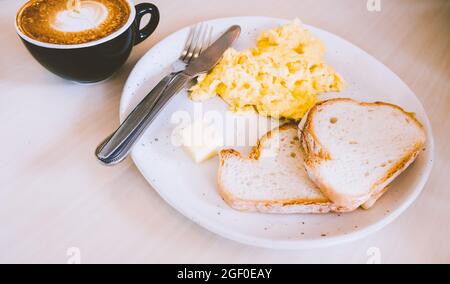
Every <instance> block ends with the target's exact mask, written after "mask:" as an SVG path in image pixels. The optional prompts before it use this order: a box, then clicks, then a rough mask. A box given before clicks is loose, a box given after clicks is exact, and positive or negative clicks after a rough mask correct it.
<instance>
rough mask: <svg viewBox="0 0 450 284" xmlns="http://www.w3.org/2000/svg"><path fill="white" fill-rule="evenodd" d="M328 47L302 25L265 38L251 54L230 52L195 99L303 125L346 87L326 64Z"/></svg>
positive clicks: (200, 81)
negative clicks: (328, 95) (323, 96)
mask: <svg viewBox="0 0 450 284" xmlns="http://www.w3.org/2000/svg"><path fill="white" fill-rule="evenodd" d="M324 52H325V47H324V44H323V43H322V42H321V41H320V40H319V39H318V38H316V37H314V36H313V35H312V34H311V33H310V32H309V31H308V30H306V29H305V28H304V27H303V26H302V24H301V22H300V21H299V20H294V21H293V22H291V23H289V24H287V25H284V26H281V27H278V28H275V29H271V30H268V31H265V32H263V33H262V34H261V35H260V36H259V38H258V42H257V47H256V48H253V49H251V50H243V51H240V52H239V51H236V50H235V49H233V48H230V49H228V50H227V51H226V52H225V54H224V55H223V58H222V60H221V61H220V62H219V64H218V65H217V66H216V67H214V68H213V70H212V71H211V72H210V73H209V74H207V75H202V76H200V77H199V78H198V83H197V84H196V85H195V86H193V87H192V88H191V89H190V97H191V99H193V100H195V101H202V100H205V99H208V98H211V97H213V96H215V95H219V96H220V97H221V98H222V99H223V100H224V101H225V102H226V103H227V104H228V105H229V107H230V108H231V110H233V111H246V110H249V109H252V110H253V109H255V110H256V111H258V112H259V113H260V114H261V115H264V116H271V117H274V118H286V119H292V120H299V119H301V118H302V117H303V116H304V114H305V113H306V112H307V111H308V110H309V109H310V108H311V107H312V106H313V105H314V104H315V103H316V102H317V94H319V93H322V92H333V91H335V92H337V91H341V90H342V89H343V86H344V81H343V79H342V78H341V76H340V75H339V74H338V73H336V72H335V71H334V70H333V68H332V67H330V66H329V65H327V64H326V63H325V62H324V59H323V55H324Z"/></svg>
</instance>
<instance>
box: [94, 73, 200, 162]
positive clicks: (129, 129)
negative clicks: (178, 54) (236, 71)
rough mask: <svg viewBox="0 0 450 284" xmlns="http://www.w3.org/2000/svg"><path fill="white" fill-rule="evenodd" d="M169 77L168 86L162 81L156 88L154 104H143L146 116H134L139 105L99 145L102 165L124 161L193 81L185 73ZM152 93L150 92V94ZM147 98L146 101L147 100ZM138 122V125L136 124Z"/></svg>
mask: <svg viewBox="0 0 450 284" xmlns="http://www.w3.org/2000/svg"><path fill="white" fill-rule="evenodd" d="M169 76H170V80H169V81H168V83H167V84H164V83H163V82H162V81H161V82H160V84H161V85H160V84H158V85H160V86H158V85H157V87H155V89H157V90H156V91H155V92H154V94H153V95H152V96H151V97H152V100H151V101H152V103H149V102H145V103H144V102H143V105H144V106H143V107H145V108H146V112H145V116H142V112H141V111H137V113H138V114H137V115H136V116H134V115H133V116H132V114H133V112H135V110H136V109H137V108H138V107H139V105H138V107H136V109H135V110H133V112H132V113H131V114H130V115H129V116H128V117H127V119H126V120H125V121H124V122H123V123H122V125H121V126H120V127H119V128H118V129H117V131H116V132H115V133H113V134H112V136H110V137H108V138H107V139H106V140H105V141H104V142H103V143H101V144H100V145H99V147H98V148H97V151H96V154H97V158H98V159H99V160H100V161H101V162H102V163H104V164H106V165H114V164H117V163H120V162H121V161H123V160H124V159H125V158H126V157H127V155H128V154H129V152H130V151H131V149H132V147H133V146H134V144H135V143H136V141H137V140H138V139H139V138H140V137H141V136H142V134H143V133H144V132H145V130H146V129H147V128H148V126H149V125H150V124H151V123H152V122H153V120H154V119H155V118H156V116H157V115H158V114H159V112H160V111H161V110H162V108H163V107H164V106H165V105H166V104H167V102H169V100H170V99H171V98H172V97H173V96H174V95H175V94H177V93H178V92H179V91H180V90H181V89H182V88H183V87H184V86H185V85H186V83H187V82H189V81H190V80H191V79H192V77H191V76H189V75H186V74H184V73H183V72H178V73H172V74H171V75H169ZM165 79H166V78H165ZM163 81H164V80H163ZM166 82H167V81H166ZM155 89H154V90H155ZM152 92H153V90H152ZM152 92H150V94H151V93H152ZM150 94H149V95H150ZM149 95H147V96H149ZM146 98H147V97H146ZM146 98H145V99H144V100H146ZM144 100H143V101H144ZM129 119H130V120H129ZM128 121H129V122H128ZM136 121H137V122H138V123H135V122H136Z"/></svg>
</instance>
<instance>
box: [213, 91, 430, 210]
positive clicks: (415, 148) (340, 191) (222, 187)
mask: <svg viewBox="0 0 450 284" xmlns="http://www.w3.org/2000/svg"><path fill="white" fill-rule="evenodd" d="M301 124H304V126H303V127H301V128H298V127H297V125H293V124H285V125H283V126H281V127H279V128H278V129H275V130H272V131H271V132H269V133H268V134H267V135H266V136H265V137H263V138H262V139H261V140H260V142H259V143H258V146H257V147H255V148H254V150H253V151H252V153H251V154H250V157H249V158H242V157H241V155H240V154H239V153H238V152H237V151H235V150H233V149H224V150H222V151H221V152H220V166H219V172H218V184H219V193H220V194H221V196H222V197H223V199H224V200H225V201H226V202H227V203H228V204H229V205H230V206H231V207H233V208H235V209H238V210H245V211H259V212H266V213H327V212H330V211H335V212H349V211H353V210H355V209H356V208H358V207H359V206H361V207H363V208H364V209H368V208H370V207H371V206H373V205H374V203H375V202H376V201H377V199H378V198H380V197H381V195H383V193H384V192H385V191H386V189H387V187H388V186H389V184H390V183H391V182H392V181H393V180H394V179H395V178H396V177H397V176H398V175H399V174H400V173H401V172H403V171H404V170H405V169H406V168H407V167H408V166H409V165H410V164H411V163H412V162H413V161H414V160H415V158H416V157H417V155H418V154H419V153H420V151H422V148H423V147H424V144H425V132H424V129H423V126H422V124H421V123H420V122H419V121H418V120H417V119H416V118H415V116H414V114H412V113H407V112H405V111H404V110H403V109H402V108H400V107H398V106H396V105H392V104H388V103H382V102H376V103H363V102H358V101H355V100H352V99H331V100H327V101H323V102H320V103H318V104H316V105H315V106H314V107H313V108H312V109H311V111H310V112H309V113H308V115H307V116H306V117H305V119H304V120H303V121H302V123H301ZM273 148H275V149H273ZM263 151H270V153H274V155H272V156H271V157H267V158H260V156H261V154H262V153H263Z"/></svg>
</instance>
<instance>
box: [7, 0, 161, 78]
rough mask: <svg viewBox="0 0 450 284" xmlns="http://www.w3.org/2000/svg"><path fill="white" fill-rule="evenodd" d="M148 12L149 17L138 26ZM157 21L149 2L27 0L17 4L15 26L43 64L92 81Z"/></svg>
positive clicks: (114, 68)
mask: <svg viewBox="0 0 450 284" xmlns="http://www.w3.org/2000/svg"><path fill="white" fill-rule="evenodd" d="M71 5H72V6H71ZM147 14H150V16H151V18H150V21H149V22H148V23H147V24H146V25H145V26H144V27H142V28H140V24H141V20H142V18H143V16H144V15H147ZM158 23H159V11H158V8H157V7H156V6H155V5H153V4H151V3H140V4H138V5H136V6H134V3H133V1H132V0H81V1H70V0H31V1H29V2H27V3H26V4H24V5H23V6H22V7H21V8H20V9H19V11H18V13H17V17H16V21H15V27H16V31H17V34H18V35H19V36H20V38H21V40H22V42H23V43H24V45H25V47H26V48H27V49H28V51H29V52H30V53H31V55H32V56H33V57H34V58H35V59H36V60H37V61H38V62H39V63H40V64H41V65H43V66H44V67H45V68H46V69H48V70H49V71H51V72H53V73H54V74H56V75H58V76H60V77H62V78H64V79H67V80H71V81H75V82H79V83H94V82H99V81H102V80H105V79H107V78H108V77H110V76H111V75H112V74H113V73H114V72H115V71H117V70H118V69H119V68H120V67H121V66H122V65H123V64H124V63H125V61H126V60H127V59H128V57H129V55H130V53H131V50H132V48H133V46H135V45H136V44H138V43H140V42H142V41H144V40H145V39H146V38H148V37H149V36H150V35H151V34H152V33H153V32H154V31H155V29H156V27H157V26H158Z"/></svg>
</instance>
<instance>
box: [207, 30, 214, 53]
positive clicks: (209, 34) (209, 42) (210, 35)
mask: <svg viewBox="0 0 450 284" xmlns="http://www.w3.org/2000/svg"><path fill="white" fill-rule="evenodd" d="M212 32H213V28H212V27H210V28H209V31H208V39H207V41H206V48H208V47H209V46H210V45H211V43H212Z"/></svg>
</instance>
